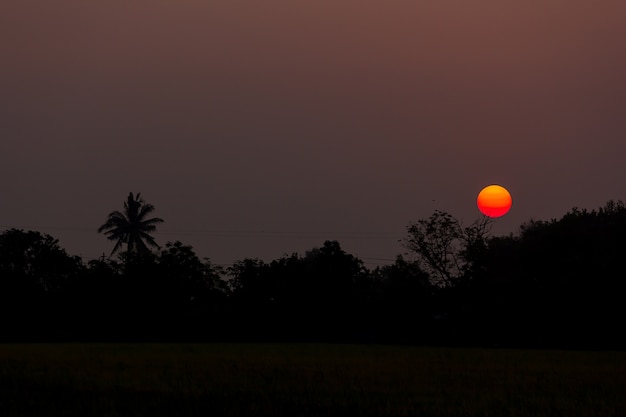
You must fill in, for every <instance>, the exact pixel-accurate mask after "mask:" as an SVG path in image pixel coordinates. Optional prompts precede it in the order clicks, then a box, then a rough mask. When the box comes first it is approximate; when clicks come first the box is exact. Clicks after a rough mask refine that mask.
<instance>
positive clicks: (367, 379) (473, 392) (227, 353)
mask: <svg viewBox="0 0 626 417" xmlns="http://www.w3.org/2000/svg"><path fill="white" fill-rule="evenodd" d="M31 415H32V416H200V415H201V416H310V417H312V416H454V417H458V416H494V417H506V416H537V417H541V416H570V417H575V416H602V417H610V416H615V417H618V416H626V352H574V351H536V350H504V349H503V350H495V349H494V350H490V349H445V348H416V347H399V346H369V345H363V346H361V345H314V344H206V345H202V344H198V345H184V344H183V345H174V344H172V345H169V344H110V345H108V344H67V345H65V344H27V345H19V344H10V345H0V416H4V417H9V416H31Z"/></svg>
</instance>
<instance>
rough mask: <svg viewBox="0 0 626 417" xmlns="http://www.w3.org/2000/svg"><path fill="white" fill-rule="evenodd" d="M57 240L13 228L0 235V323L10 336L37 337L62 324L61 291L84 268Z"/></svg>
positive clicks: (33, 338) (29, 338)
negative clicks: (60, 317) (59, 307)
mask: <svg viewBox="0 0 626 417" xmlns="http://www.w3.org/2000/svg"><path fill="white" fill-rule="evenodd" d="M58 242H59V241H58V240H57V239H55V238H53V237H52V236H50V235H47V234H42V233H39V232H35V231H26V232H25V231H22V230H18V229H10V230H6V231H4V232H3V233H2V234H1V235H0V322H1V326H0V327H2V329H3V330H2V333H3V335H4V336H7V337H19V336H18V335H23V337H24V339H23V340H36V338H37V337H44V336H43V335H48V336H49V335H50V333H51V332H53V331H54V328H56V327H58V325H59V311H58V309H56V308H52V306H54V305H62V303H61V302H60V301H61V298H60V297H61V293H62V290H63V289H64V287H65V286H67V285H68V283H69V282H70V281H71V280H73V279H75V278H76V277H77V276H79V275H80V274H81V273H82V271H83V269H84V268H83V265H82V262H81V259H80V258H79V257H76V256H70V255H68V254H67V253H66V252H65V250H64V249H62V248H61V247H59V244H58Z"/></svg>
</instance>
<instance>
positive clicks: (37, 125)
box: [0, 0, 626, 267]
mask: <svg viewBox="0 0 626 417" xmlns="http://www.w3.org/2000/svg"><path fill="white" fill-rule="evenodd" d="M625 134H626V2H624V1H623V0H614V1H608V0H606V1H605V0H594V1H591V0H589V1H579V0H578V1H577V0H567V1H565V0H563V1H551V0H541V1H513V0H473V1H465V0H457V1H454V0H450V1H439V0H424V1H420V0H411V1H409V0H385V1H381V0H377V1H372V0H358V1H357V0H354V1H348V0H315V1H313V0H303V1H293V0H263V1H253V0H213V1H211V0H160V1H159V0H156V1H155V0H125V1H110V0H107V1H104V0H90V1H85V0H75V1H69V0H63V1H55V2H51V1H48V0H30V1H29V0H8V1H3V2H2V5H0V174H1V177H0V228H1V229H4V228H8V227H18V228H25V229H28V228H33V229H35V230H40V231H42V232H46V233H50V234H52V235H53V236H55V237H57V238H59V239H60V244H61V245H62V246H63V247H64V248H66V249H67V251H68V252H69V253H70V254H73V255H82V256H84V257H85V258H95V257H97V256H99V255H101V254H102V253H103V252H106V253H107V254H108V253H109V252H110V251H111V249H112V247H113V243H110V242H109V241H107V240H106V239H105V238H104V237H103V236H102V235H98V234H97V233H96V229H97V227H98V226H99V225H101V224H102V223H103V222H104V221H105V219H106V215H107V214H108V213H109V212H110V211H112V210H115V209H121V207H122V203H123V201H124V200H125V198H126V196H127V195H128V193H129V192H130V191H132V192H141V193H142V195H143V196H144V198H145V199H146V200H147V201H148V202H150V203H152V204H154V205H155V207H156V212H155V215H157V216H159V217H162V218H164V219H165V223H164V224H163V225H162V226H161V227H160V229H159V231H160V232H159V233H157V234H156V235H155V237H156V238H157V241H158V242H160V243H164V242H166V241H168V240H172V241H173V240H181V241H182V242H183V243H186V244H190V245H192V246H194V248H195V250H196V252H197V253H198V255H199V256H201V257H209V258H210V259H211V260H212V261H214V262H216V263H224V264H227V263H231V262H233V261H235V260H238V259H243V258H245V257H259V258H262V259H265V260H271V259H275V258H278V257H280V256H281V255H283V254H284V253H292V252H299V253H303V252H304V251H305V250H308V249H310V248H312V247H314V246H320V245H321V244H322V243H323V241H324V240H326V239H337V240H339V241H340V243H341V244H342V246H343V247H344V249H345V250H347V251H348V252H350V253H353V254H355V255H357V256H359V257H361V258H363V259H364V260H365V261H366V262H368V264H367V266H369V267H372V266H374V265H375V264H376V263H384V261H379V259H393V258H394V257H395V255H396V254H399V253H401V252H403V249H402V247H401V246H399V244H398V243H397V240H398V239H402V238H404V237H405V236H406V226H407V225H408V224H409V223H410V222H411V221H415V220H418V219H419V218H422V217H427V216H429V215H430V214H431V213H432V212H433V210H435V209H441V210H445V211H448V212H449V213H451V214H452V215H454V216H455V217H457V218H459V219H463V221H464V222H465V223H470V222H471V221H472V220H474V219H476V218H477V217H478V216H479V213H478V210H477V208H476V195H477V193H478V192H479V191H480V189H481V188H482V187H484V186H485V185H488V184H492V183H497V184H501V185H504V186H505V187H507V188H508V189H509V190H510V191H511V194H512V195H513V208H512V210H511V212H510V213H509V214H507V215H506V216H505V217H503V218H500V219H498V220H497V222H496V224H495V227H494V229H493V233H495V234H508V233H510V232H516V231H517V230H518V227H519V225H520V224H522V223H523V222H525V221H527V220H529V219H531V218H534V219H544V220H548V219H550V218H553V217H556V218H558V217H560V216H561V215H563V214H564V213H565V212H566V211H567V210H569V209H571V208H572V207H574V206H577V207H581V208H589V209H593V208H597V207H599V206H601V205H603V204H604V203H605V202H606V201H607V200H609V199H615V200H618V199H621V200H626V187H625V185H626V165H625V164H624V156H625V155H626V135H625Z"/></svg>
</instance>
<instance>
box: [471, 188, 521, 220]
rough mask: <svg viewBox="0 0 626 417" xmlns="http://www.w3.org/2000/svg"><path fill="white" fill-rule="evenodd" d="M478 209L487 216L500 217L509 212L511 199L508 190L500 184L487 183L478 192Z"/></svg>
mask: <svg viewBox="0 0 626 417" xmlns="http://www.w3.org/2000/svg"><path fill="white" fill-rule="evenodd" d="M476 204H477V205H478V209H479V210H480V212H481V213H482V214H484V215H485V216H488V217H501V216H504V215H505V214H506V213H508V212H509V210H510V209H511V204H513V200H512V199H511V194H510V193H509V192H508V190H507V189H506V188H504V187H502V186H500V185H489V186H487V187H485V188H483V189H482V190H481V191H480V193H478V198H477V199H476Z"/></svg>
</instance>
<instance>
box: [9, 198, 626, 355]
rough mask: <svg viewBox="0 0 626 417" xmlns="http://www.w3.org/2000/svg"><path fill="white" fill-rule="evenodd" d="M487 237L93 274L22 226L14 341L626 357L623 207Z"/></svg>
mask: <svg viewBox="0 0 626 417" xmlns="http://www.w3.org/2000/svg"><path fill="white" fill-rule="evenodd" d="M133 201H135V200H134V199H133ZM488 231H489V222H488V221H483V220H480V221H477V222H475V223H473V224H471V225H470V226H468V227H462V225H461V224H460V223H459V222H458V221H457V220H456V219H454V218H453V217H452V216H451V215H449V214H447V213H445V212H435V213H434V214H433V215H432V216H431V217H430V218H428V219H423V220H420V221H418V222H417V223H414V224H412V225H411V226H409V228H408V234H409V237H408V238H407V239H406V240H405V243H406V246H407V248H408V249H410V250H411V251H412V258H414V259H415V260H414V261H409V260H407V259H405V258H403V257H401V256H399V257H398V258H397V259H396V260H395V262H394V263H393V264H391V265H387V266H384V267H378V268H376V269H374V270H367V269H366V268H365V267H364V265H363V262H362V261H361V260H360V259H358V258H357V257H355V256H353V255H351V254H349V253H346V252H345V251H344V250H343V249H342V248H341V246H340V244H339V243H338V242H336V241H326V242H324V244H323V245H322V246H321V247H319V248H314V249H311V250H310V251H308V252H306V253H305V254H304V255H298V254H292V255H285V256H283V257H281V258H279V259H276V260H273V261H271V262H269V263H267V262H264V261H262V260H259V259H244V260H241V261H238V262H236V263H235V264H233V265H232V266H230V267H228V268H224V269H222V268H219V267H216V266H215V265H213V264H211V263H210V262H209V261H208V260H206V259H204V260H203V259H200V258H198V256H197V255H196V254H195V253H194V251H193V248H191V247H190V246H187V245H184V244H183V243H181V242H169V243H167V244H165V246H164V247H163V248H161V250H160V251H159V252H151V251H148V250H134V249H133V250H126V251H124V252H121V253H120V254H119V255H118V257H117V258H116V259H107V258H104V257H103V258H102V259H99V260H93V261H90V262H89V263H87V264H83V263H82V261H81V260H80V259H79V258H78V257H74V256H70V255H68V254H67V253H66V252H65V251H64V250H63V249H62V248H60V247H59V246H58V241H57V240H56V239H54V238H53V237H51V236H49V235H45V234H41V233H39V232H34V231H22V230H15V229H10V230H6V231H4V232H3V233H2V234H0V313H1V314H2V315H1V320H2V326H3V332H2V340H6V341H10V340H12V341H15V340H21V341H44V340H52V341H55V340H59V341H60V340H63V341H96V340H98V341H121V340H124V341H318V342H375V343H418V344H448V345H486V346H520V347H572V348H620V349H621V348H624V347H626V345H624V343H623V341H622V339H623V338H622V337H621V334H620V329H621V326H622V323H623V322H624V321H625V320H626V307H625V304H624V303H623V302H622V296H623V294H624V293H625V290H626V266H625V263H624V261H623V259H624V254H626V239H625V238H624V237H625V236H626V208H625V207H624V205H623V204H622V203H621V202H613V201H610V202H608V203H607V204H606V205H605V206H604V207H602V208H600V209H598V210H592V211H587V210H580V209H573V210H571V211H569V212H568V213H566V214H565V215H564V216H563V217H562V218H561V219H558V220H557V219H552V220H550V221H536V220H532V221H529V222H528V223H526V224H523V225H522V226H521V227H520V231H519V233H518V234H517V235H510V236H498V237H492V236H489V234H488ZM122 242H123V243H124V242H125V241H124V240H122ZM126 243H128V242H126ZM129 246H130V245H129ZM136 248H137V247H136ZM127 249H128V248H127Z"/></svg>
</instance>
